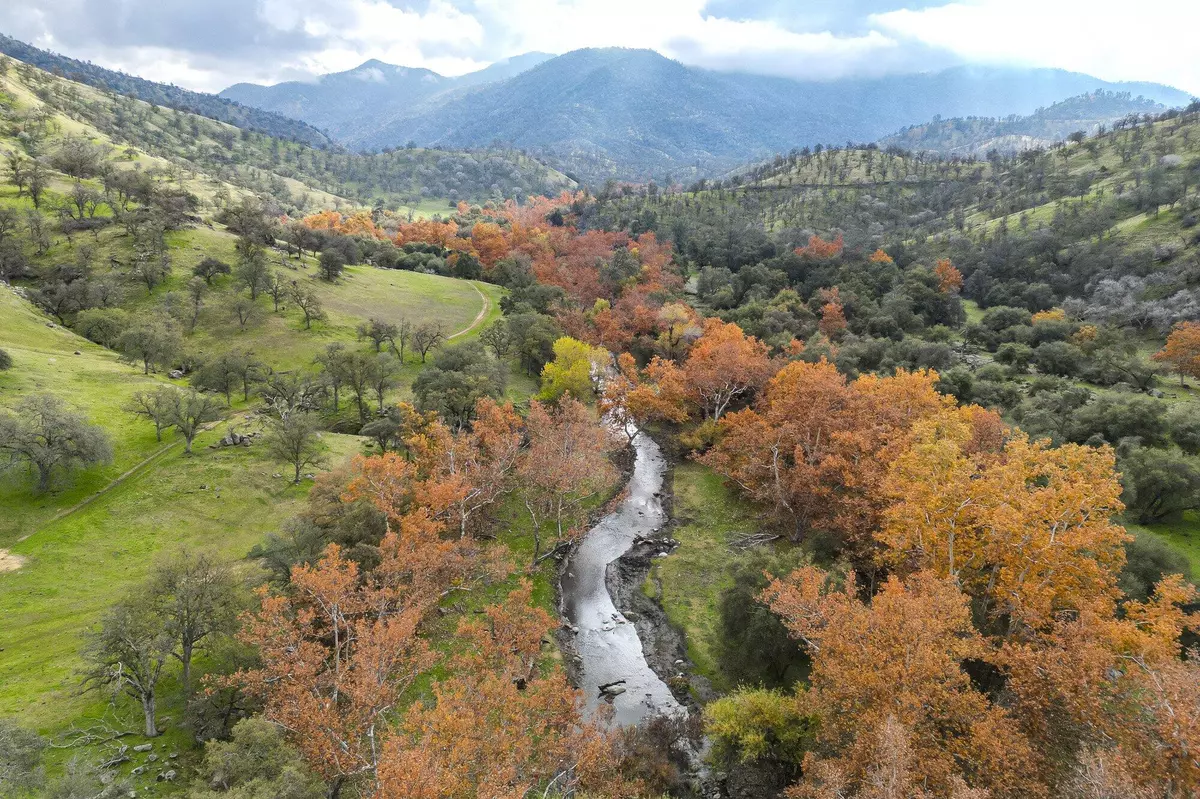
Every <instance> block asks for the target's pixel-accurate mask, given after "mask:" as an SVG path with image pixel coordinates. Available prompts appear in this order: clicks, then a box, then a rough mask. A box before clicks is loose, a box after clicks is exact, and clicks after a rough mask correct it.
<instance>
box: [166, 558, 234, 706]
mask: <svg viewBox="0 0 1200 799" xmlns="http://www.w3.org/2000/svg"><path fill="white" fill-rule="evenodd" d="M237 588H238V583H237V580H236V578H235V576H234V574H233V570H232V569H230V568H229V566H228V565H227V564H225V563H222V562H220V561H218V560H217V559H216V558H215V557H213V556H212V555H210V554H208V553H204V552H188V551H186V550H184V551H181V552H178V553H176V554H175V555H173V556H171V557H170V558H168V559H166V560H164V561H162V562H160V563H159V564H158V565H157V567H156V569H155V571H154V574H153V575H152V577H151V578H150V581H149V584H148V585H147V586H146V595H147V596H148V597H149V598H150V600H151V601H152V602H154V603H155V605H156V606H157V609H158V614H159V615H160V616H161V618H162V620H163V624H164V629H165V630H166V633H167V635H168V636H170V638H171V641H172V645H173V649H172V651H171V655H172V656H173V657H174V658H175V659H176V660H178V661H179V663H180V666H181V667H182V669H183V675H182V680H181V681H182V683H183V693H184V695H185V696H190V695H191V692H192V658H193V657H194V655H195V654H196V651H197V650H198V649H200V648H202V647H204V646H205V645H206V644H208V643H209V642H211V641H212V640H213V639H214V638H217V637H218V636H221V635H224V634H228V633H232V632H233V631H234V630H235V629H236V621H237V614H238V611H239V609H240V608H239V601H238V595H237Z"/></svg>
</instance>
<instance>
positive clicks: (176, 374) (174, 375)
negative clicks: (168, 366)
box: [167, 369, 183, 380]
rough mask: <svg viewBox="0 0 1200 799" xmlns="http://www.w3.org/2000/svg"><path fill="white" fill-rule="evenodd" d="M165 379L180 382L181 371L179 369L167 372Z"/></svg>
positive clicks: (181, 377)
mask: <svg viewBox="0 0 1200 799" xmlns="http://www.w3.org/2000/svg"><path fill="white" fill-rule="evenodd" d="M167 377H169V378H171V379H172V380H182V379H183V371H182V370H180V369H172V370H171V371H169V372H167Z"/></svg>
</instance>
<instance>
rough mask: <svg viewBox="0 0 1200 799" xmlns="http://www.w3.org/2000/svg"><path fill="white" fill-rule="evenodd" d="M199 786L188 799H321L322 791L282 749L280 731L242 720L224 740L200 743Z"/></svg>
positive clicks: (293, 754) (293, 755)
mask: <svg viewBox="0 0 1200 799" xmlns="http://www.w3.org/2000/svg"><path fill="white" fill-rule="evenodd" d="M200 782H201V783H202V784H203V785H205V786H207V789H200V788H197V789H193V791H192V793H191V797H190V799H222V797H225V798H226V799H258V798H259V797H262V798H263V799H266V797H271V798H272V799H324V797H325V791H324V789H323V788H322V787H321V785H320V784H319V783H318V782H317V781H316V780H315V779H314V778H313V776H312V775H311V774H310V773H309V770H308V769H307V768H306V767H305V765H304V761H303V760H301V759H300V756H299V754H298V753H297V752H296V751H295V750H294V749H292V747H290V746H288V745H287V742H286V740H284V731H283V730H281V729H280V728H279V727H278V726H276V725H274V724H272V723H271V722H269V721H267V720H266V719H263V718H259V717H253V718H247V719H242V720H241V721H239V722H238V723H237V724H235V725H234V726H233V730H232V733H231V735H230V739H229V740H228V741H222V740H217V739H213V740H209V741H206V742H205V744H204V760H203V762H202V763H201V765H200Z"/></svg>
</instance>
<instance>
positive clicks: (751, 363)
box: [683, 319, 772, 422]
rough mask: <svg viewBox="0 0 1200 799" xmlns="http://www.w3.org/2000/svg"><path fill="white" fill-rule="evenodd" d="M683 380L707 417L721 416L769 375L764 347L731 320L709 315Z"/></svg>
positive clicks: (684, 368)
mask: <svg viewBox="0 0 1200 799" xmlns="http://www.w3.org/2000/svg"><path fill="white" fill-rule="evenodd" d="M683 370H684V380H685V382H686V385H687V387H688V390H689V392H690V393H691V394H692V395H693V397H694V399H695V401H696V404H697V405H699V406H700V407H701V409H702V410H703V411H704V417H705V418H706V419H712V420H713V421H714V422H719V421H720V420H721V414H723V413H724V412H725V409H726V408H728V407H729V404H730V403H731V402H733V400H735V399H738V398H743V397H746V396H747V395H749V394H752V393H753V392H755V391H757V390H758V389H759V388H761V387H762V386H763V385H764V384H765V383H766V382H767V380H768V379H769V378H770V376H771V372H772V367H771V362H770V360H768V358H767V347H766V345H765V344H763V343H762V342H761V341H759V340H758V339H756V338H754V337H753V336H747V335H746V334H745V333H743V332H742V329H741V328H740V327H738V326H737V325H735V324H733V323H732V322H722V321H721V320H720V319H708V320H706V321H705V323H704V334H703V335H702V336H700V338H699V339H698V340H697V341H696V344H695V346H693V347H692V351H691V354H690V355H689V356H688V359H687V362H686V363H685V364H684V367H683Z"/></svg>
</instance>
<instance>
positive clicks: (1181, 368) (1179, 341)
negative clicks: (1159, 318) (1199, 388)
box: [1153, 322, 1200, 385]
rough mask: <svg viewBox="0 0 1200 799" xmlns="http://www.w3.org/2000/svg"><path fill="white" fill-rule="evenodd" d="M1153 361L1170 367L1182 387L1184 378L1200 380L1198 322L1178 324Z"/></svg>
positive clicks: (1199, 330)
mask: <svg viewBox="0 0 1200 799" xmlns="http://www.w3.org/2000/svg"><path fill="white" fill-rule="evenodd" d="M1153 357H1154V360H1156V361H1160V362H1162V363H1166V364H1168V365H1170V367H1171V368H1172V369H1174V370H1175V372H1176V373H1177V374H1178V375H1179V383H1180V385H1183V379H1184V378H1185V377H1191V378H1193V379H1195V380H1200V322H1180V323H1179V324H1177V325H1176V326H1175V329H1174V330H1172V331H1171V335H1169V336H1167V343H1166V344H1165V345H1164V346H1163V348H1162V349H1161V350H1159V351H1158V352H1156V353H1155V354H1154V356H1153Z"/></svg>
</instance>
